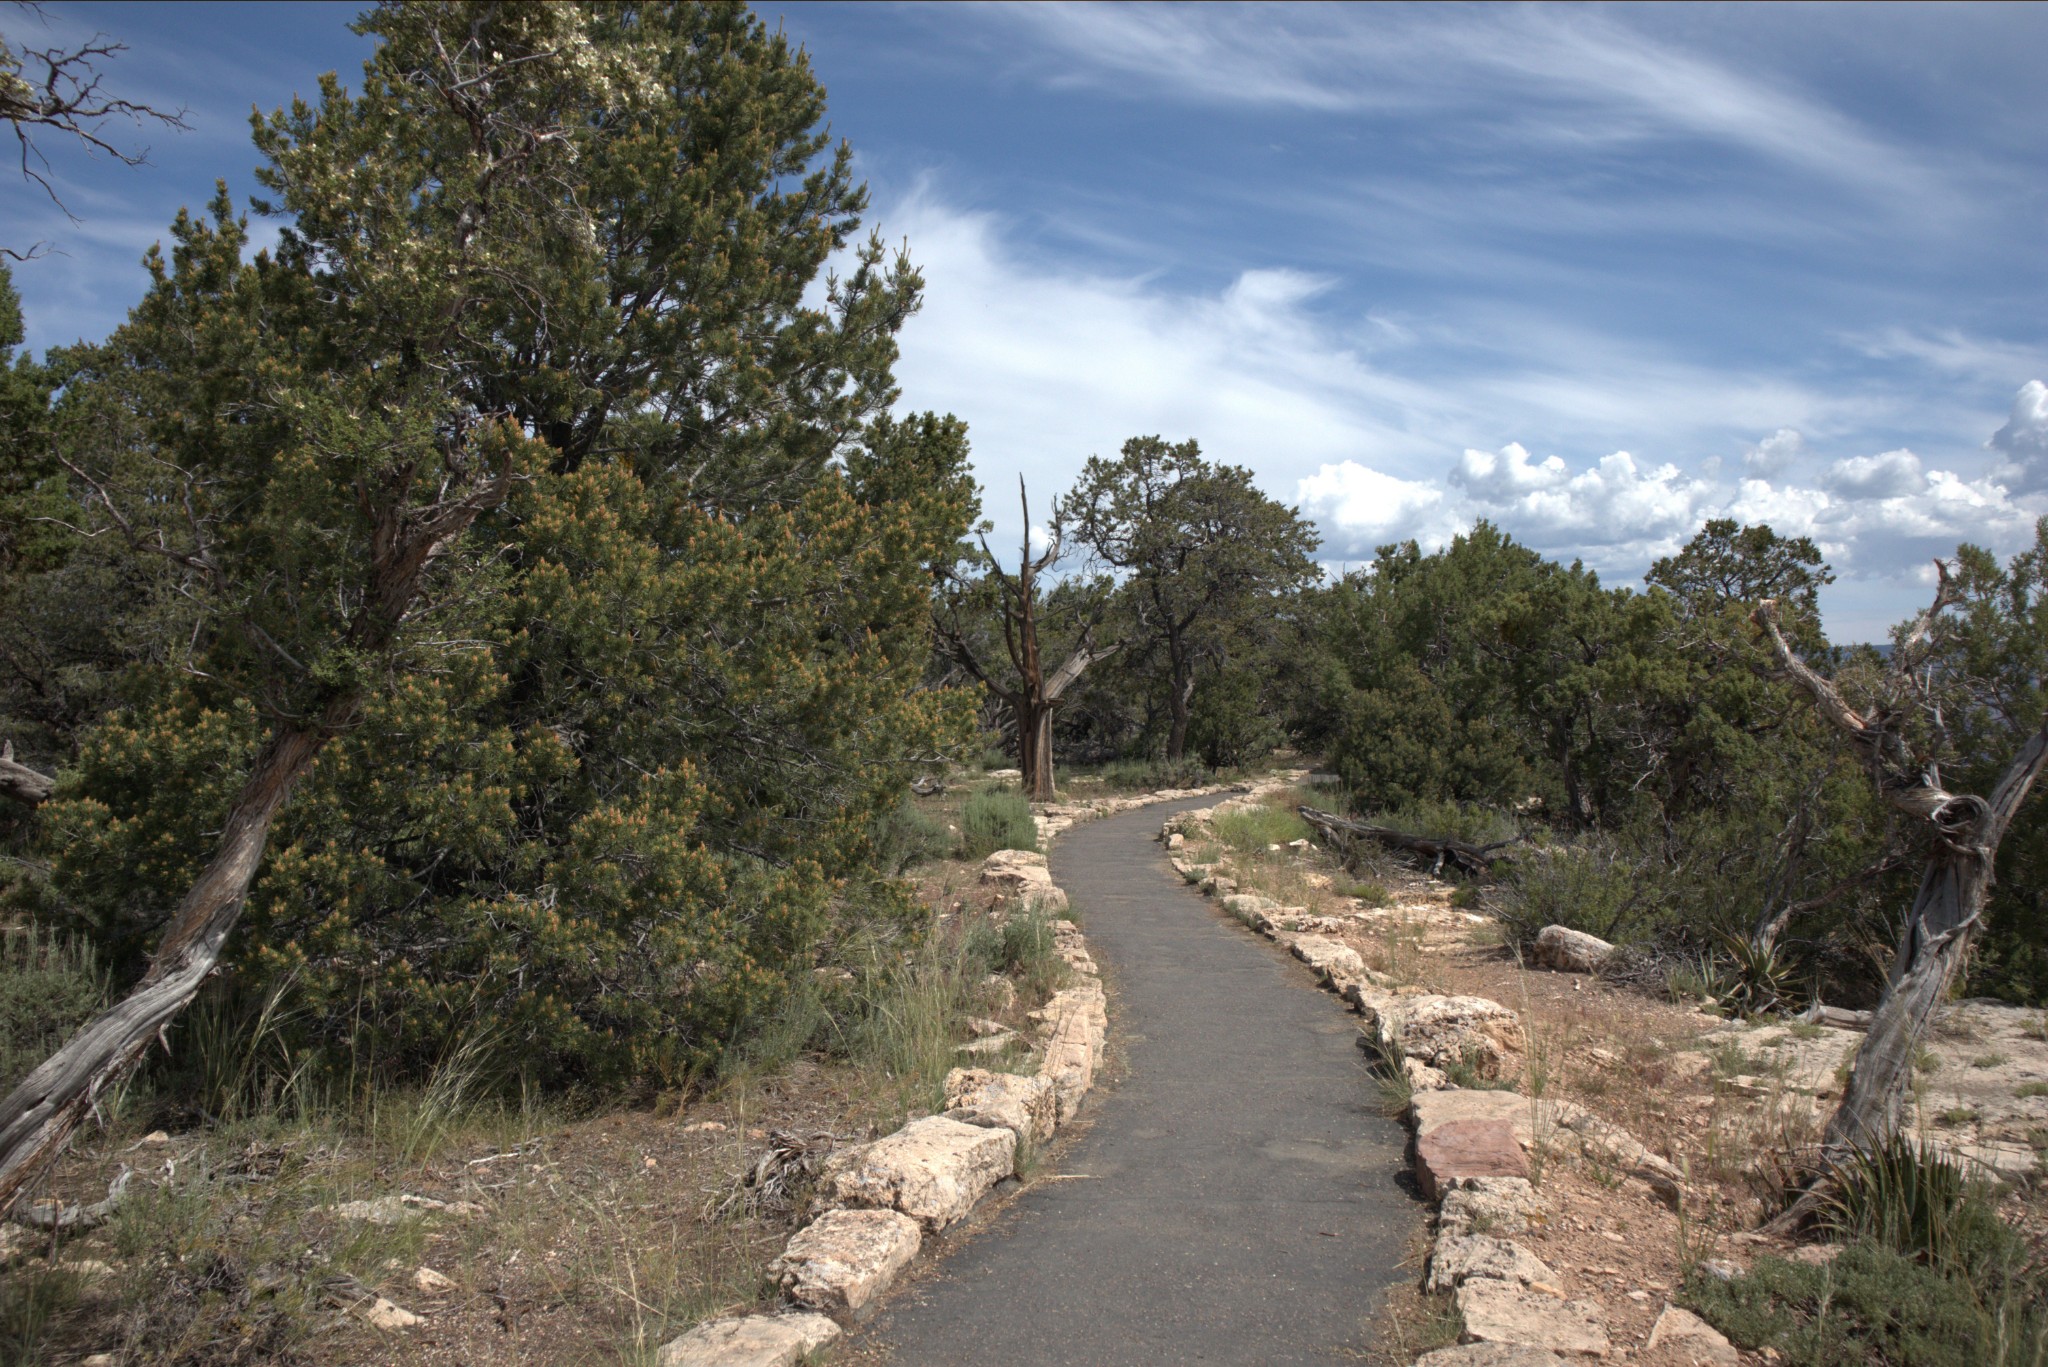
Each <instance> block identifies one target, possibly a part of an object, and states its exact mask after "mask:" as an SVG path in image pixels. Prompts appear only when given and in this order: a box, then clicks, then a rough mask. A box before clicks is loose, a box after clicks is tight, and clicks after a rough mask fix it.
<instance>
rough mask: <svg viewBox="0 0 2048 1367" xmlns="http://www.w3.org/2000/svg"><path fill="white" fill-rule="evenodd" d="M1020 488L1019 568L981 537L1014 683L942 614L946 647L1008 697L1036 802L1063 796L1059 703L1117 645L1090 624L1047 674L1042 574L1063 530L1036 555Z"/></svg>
mask: <svg viewBox="0 0 2048 1367" xmlns="http://www.w3.org/2000/svg"><path fill="white" fill-rule="evenodd" d="M1017 495H1018V499H1019V501H1020V503H1021V504H1022V506H1023V510H1024V544H1023V547H1022V548H1021V550H1020V551H1019V552H1018V557H1017V573H1016V575H1015V576H1014V577H1013V576H1011V575H1008V574H1006V573H1004V572H1003V567H1002V565H1001V564H1000V563H999V562H998V561H997V560H996V557H995V553H994V552H992V551H989V549H988V544H987V542H983V543H982V550H983V552H984V553H986V554H987V555H988V563H989V570H990V573H991V574H993V575H994V577H995V581H996V588H997V592H998V596H997V599H996V604H995V607H996V611H997V613H998V614H999V615H1000V616H1001V619H1002V624H1003V644H1004V646H1005V648H1006V649H1007V651H1008V653H1009V656H1010V667H1011V669H1012V670H1013V671H1014V673H1015V677H1016V680H1017V681H1016V683H1015V684H1011V683H1009V682H1008V681H1007V680H1003V681H999V680H998V679H997V677H996V676H995V675H994V674H991V673H990V672H989V670H988V669H987V668H986V667H985V666H984V665H983V664H982V661H981V659H980V657H979V656H978V655H976V653H975V651H974V647H973V646H972V644H971V643H970V642H969V641H968V638H967V633H966V631H965V630H964V629H963V628H962V627H961V626H960V624H959V622H958V621H957V620H955V621H952V622H945V621H941V622H940V623H939V635H940V638H941V640H942V642H943V643H944V645H945V648H946V651H947V653H948V654H950V655H951V656H952V657H953V659H954V660H955V661H956V662H957V663H958V664H959V665H960V666H961V667H962V668H964V669H965V670H966V671H967V672H968V673H969V674H971V675H973V676H974V677H975V678H976V679H977V680H979V681H980V682H981V685H982V686H983V687H984V688H986V689H988V691H989V692H990V693H991V694H993V695H995V696H996V697H998V698H1000V699H1002V701H1003V704H1004V706H1005V707H1007V708H1008V709H1009V711H1010V714H1011V715H1012V716H1013V717H1014V718H1015V719H1016V723H1017V739H1016V743H1017V769H1018V771H1019V772H1020V773H1021V774H1022V775H1023V784H1024V793H1025V795H1026V796H1027V797H1029V798H1030V799H1031V800H1032V801H1033V802H1051V801H1052V800H1053V799H1054V798H1055V797H1057V796H1058V792H1057V789H1056V787H1055V785H1054V782H1053V764H1052V718H1053V711H1054V707H1055V704H1057V703H1058V702H1059V699H1060V695H1061V694H1062V693H1065V692H1066V691H1067V689H1068V688H1070V687H1072V686H1073V684H1074V682H1075V681H1076V680H1078V679H1079V678H1080V677H1081V675H1082V674H1083V673H1085V672H1086V671H1087V669H1088V667H1089V666H1090V665H1093V664H1095V663H1097V662H1098V661H1101V660H1106V659H1108V658H1109V657H1110V656H1111V655H1114V654H1115V653H1116V652H1117V650H1118V649H1119V647H1118V646H1114V645H1113V646H1110V647H1108V648H1107V649H1100V650H1098V649H1097V648H1096V647H1095V644H1094V642H1093V641H1092V640H1091V639H1090V637H1091V635H1092V630H1093V626H1092V624H1090V626H1089V627H1087V628H1084V629H1083V630H1082V632H1081V640H1080V644H1078V645H1076V646H1075V647H1074V653H1073V654H1071V655H1069V656H1068V657H1067V659H1066V661H1065V662H1064V663H1063V664H1061V665H1060V667H1059V668H1058V669H1056V670H1054V671H1053V672H1052V674H1051V676H1050V677H1048V676H1047V675H1046V672H1045V662H1044V659H1043V657H1042V656H1041V655H1040V653H1039V644H1038V606H1039V604H1038V576H1039V575H1040V574H1042V573H1044V571H1045V570H1046V569H1047V568H1048V567H1050V566H1051V565H1052V564H1053V563H1054V562H1055V561H1057V560H1058V559H1059V555H1060V538H1059V533H1058V529H1057V528H1055V529H1054V532H1053V535H1052V536H1051V537H1050V538H1049V540H1048V542H1047V545H1046V548H1045V549H1044V550H1043V551H1042V552H1040V553H1039V554H1038V555H1037V556H1033V555H1032V554H1031V502H1030V499H1029V498H1028V497H1027V496H1026V495H1025V493H1024V481H1023V480H1022V479H1019V480H1018V481H1017Z"/></svg>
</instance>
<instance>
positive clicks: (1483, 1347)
mask: <svg viewBox="0 0 2048 1367" xmlns="http://www.w3.org/2000/svg"><path fill="white" fill-rule="evenodd" d="M1415 1367H1565V1362H1564V1359H1563V1358H1561V1357H1559V1356H1558V1355H1557V1354H1555V1353H1553V1352H1551V1351H1550V1350H1549V1349H1547V1348H1525V1347H1523V1346H1522V1345H1521V1344H1519V1343H1461V1344H1459V1345H1457V1346H1456V1347H1455V1348H1439V1349H1437V1350H1436V1351H1435V1352H1433V1353H1424V1354H1423V1355H1422V1356H1421V1357H1419V1358H1417V1359H1415Z"/></svg>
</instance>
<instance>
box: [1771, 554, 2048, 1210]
mask: <svg viewBox="0 0 2048 1367" xmlns="http://www.w3.org/2000/svg"><path fill="white" fill-rule="evenodd" d="M1936 568H1937V569H1938V570H1940V571H1941V584H1940V588H1939V589H1938V590H1937V591H1936V593H1935V598H1934V603H1933V605H1932V606H1930V607H1929V608H1928V609H1927V611H1926V612H1925V613H1923V614H1922V615H1921V617H1920V619H1919V620H1918V621H1917V622H1916V623H1915V624H1914V627H1913V630H1912V631H1911V632H1909V633H1908V635H1907V639H1906V642H1905V643H1904V645H1903V646H1902V647H1901V649H1900V650H1899V652H1898V654H1897V655H1896V657H1895V658H1894V662H1893V670H1894V675H1895V677H1896V678H1898V679H1899V680H1901V681H1902V682H1904V681H1908V680H1910V678H1911V672H1912V670H1913V668H1914V665H1915V663H1916V661H1917V655H1918V647H1919V646H1920V645H1921V644H1922V643H1923V642H1924V641H1925V639H1926V636H1927V633H1928V631H1929V630H1930V629H1931V628H1932V626H1933V625H1934V621H1935V619H1936V618H1937V617H1938V616H1939V615H1940V614H1941V613H1942V612H1943V611H1944V610H1945V609H1946V608H1948V607H1949V606H1951V605H1952V604H1953V603H1955V602H1956V601H1957V599H1956V596H1955V594H1954V591H1953V589H1952V588H1951V586H1950V583H1949V579H1948V574H1947V570H1946V567H1945V566H1942V565H1941V564H1940V563H1939V562H1937V564H1936ZM1752 617H1753V620H1754V621H1755V622H1756V624H1757V625H1758V626H1759V627H1760V628H1762V629H1763V631H1764V633H1765V634H1766V635H1767V636H1768V638H1769V641H1770V645H1771V649H1772V651H1773V653H1774V654H1775V655H1776V656H1777V660H1778V663H1779V665H1780V666H1781V667H1782V668H1783V669H1784V670H1785V671H1786V673H1787V674H1789V675H1790V676H1791V677H1792V679H1793V681H1794V682H1796V683H1797V684H1798V685H1799V686H1800V687H1801V688H1802V689H1804V690H1805V692H1806V693H1807V695H1808V696H1809V697H1810V698H1811V699H1812V700H1813V704H1814V706H1815V708H1816V709H1817V710H1818V711H1819V712H1820V714H1821V715H1822V716H1823V717H1825V718H1826V719H1827V720H1828V721H1829V723H1830V724H1832V725H1833V726H1834V727H1835V729H1836V730H1838V731H1840V732H1841V733H1842V734H1843V736H1844V737H1846V738H1847V740H1848V741H1849V743H1850V745H1851V746H1852V747H1853V748H1854V749H1855V751H1856V754H1857V756H1858V758H1859V759H1861V760H1862V762H1863V765H1864V767H1865V768H1866V769H1868V770H1869V771H1870V775H1871V778H1872V780H1873V781H1874V782H1875V783H1876V785H1877V789H1878V792H1879V794H1880V795H1881V796H1882V797H1883V798H1884V800H1885V801H1886V802H1887V803H1888V804H1890V806H1891V807H1893V808H1894V809H1895V810H1896V811H1898V812H1900V813H1901V814H1902V815H1904V816H1906V817H1907V818H1909V819H1911V820H1913V821H1916V822H1920V823H1922V824H1923V825H1924V826H1925V827H1926V829H1927V831H1928V834H1929V835H1930V837H1931V847H1930V850H1929V853H1928V856H1927V868H1926V871H1925V872H1924V873H1923V874H1922V876H1921V879H1920V889H1919V892H1918V893H1917V894H1916V895H1915V897H1914V898H1913V908H1912V911H1911V913H1910V914H1909V915H1908V916H1907V919H1906V929H1905V934H1904V936H1903V938H1902V939H1901V941H1900V944H1899V954H1898V959H1897V962H1896V963H1895V964H1894V965H1893V967H1892V972H1891V981H1890V984H1889V985H1888V986H1887V987H1886V989H1885V992H1884V996H1883V997H1882V998H1881V999H1880V1000H1879V1002H1878V1005H1877V1009H1876V1010H1875V1011H1873V1012H1872V1013H1871V1020H1870V1028H1869V1033H1868V1035H1867V1036H1866V1037H1865V1039H1864V1042H1863V1046H1862V1048H1861V1049H1859V1050H1858V1051H1857V1054H1856V1061H1855V1064H1854V1066H1853V1068H1852V1070H1851V1072H1850V1074H1849V1082H1848V1085H1847V1087H1845V1088H1844V1089H1843V1094H1842V1102H1841V1105H1840V1106H1839V1107H1837V1108H1836V1110H1835V1114H1834V1117H1833V1118H1832V1119H1831V1120H1829V1122H1828V1127H1827V1134H1826V1137H1825V1139H1824V1140H1823V1141H1822V1156H1823V1158H1824V1159H1826V1160H1828V1161H1829V1162H1839V1161H1841V1160H1842V1159H1844V1158H1846V1157H1847V1156H1848V1155H1849V1154H1851V1153H1853V1152H1855V1151H1858V1150H1862V1151H1868V1150H1869V1149H1870V1147H1871V1146H1872V1145H1874V1144H1877V1143H1880V1142H1882V1141H1883V1140H1884V1139H1886V1138H1887V1137H1889V1136H1890V1135H1891V1134H1892V1133H1893V1132H1895V1131H1896V1130H1897V1129H1898V1127H1899V1124H1900V1121H1901V1118H1902V1116H1903V1113H1904V1109H1905V1099H1906V1093H1907V1089H1908V1084H1909V1083H1910V1081H1911V1079H1912V1069H1913V1059H1914V1057H1915V1055H1916V1054H1917V1052H1918V1050H1919V1046H1920V1041H1921V1039H1922V1038H1923V1037H1924V1036H1925V1034H1926V1032H1927V1026H1928V1023H1929V1022H1930V1021H1931V1019H1932V1018H1933V1015H1934V1011H1935V1008H1936V1007H1937V1006H1939V1005H1940V1003H1941V1000H1942V998H1943V996H1944V995H1946V993H1947V991H1948V988H1949V986H1950V984H1951V983H1952V982H1953V981H1954V980H1955V976H1956V974H1957V972H1958V971H1960V969H1961V968H1962V966H1963V963H1964V960H1965V959H1966V957H1967V956H1968V953H1969V948H1970V942H1971V940H1972V938H1973V937H1974V936H1975V934H1976V931H1977V927H1978V924H1979V923H1980V921H1981V920H1982V918H1983V914H1984V902H1985V898H1986V896H1987V894H1988V893H1989V891H1990V887H1991V880H1992V871H1993V867H1994V865H1995V863H1996V861H1997V858H1998V844H1999V841H2000V840H2001V839H2003V838H2004V835H2005V832H2006V828H2007V827H2008V826H2010V825H2011V824H2012V818H2013V816H2014V814H2015V813H2016V812H2018V810H2019V806H2020V803H2021V802H2023V801H2024V800H2025V799H2026V796H2027V792H2028V790H2029V789H2030V788H2032V787H2033V784H2034V780H2035V779H2036V778H2037V777H2038V776H2039V774H2040V772H2041V768H2042V765H2043V763H2044V762H2048V720H2044V722H2043V726H2042V729H2041V730H2039V731H2037V732H2035V733H2034V735H2033V736H2032V737H2031V738H2030V739H2029V740H2028V741H2027V743H2026V744H2025V745H2024V746H2022V747H2021V749H2020V752H2019V754H2017V755H2016V756H2014V757H2013V760H2012V762H2011V763H2010V764H2008V765H2007V766H2006V769H2005V772H2004V774H2003V775H2001V776H2000V778H1999V780H1998V783H1997V785H1996V786H1995V787H1994V788H1993V790H1992V793H1991V796H1990V797H1989V798H1988V799H1987V798H1984V797H1980V796H1977V795H1975V794H1970V793H1951V792H1948V791H1946V790H1945V789H1944V788H1943V787H1942V786H1941V782H1940V777H1939V771H1938V770H1937V769H1936V767H1935V766H1934V765H1933V764H1932V763H1930V762H1928V761H1927V759H1926V758H1925V757H1924V756H1918V755H1915V754H1913V753H1912V752H1911V751H1910V749H1909V748H1908V746H1907V742H1906V739H1905V736H1904V733H1903V732H1904V728H1903V726H1902V725H1901V722H1902V720H1903V718H1901V717H1900V716H1899V715H1898V714H1897V713H1896V712H1895V711H1893V710H1891V709H1887V708H1877V709H1873V710H1872V711H1871V713H1870V714H1869V715H1865V714H1863V713H1861V712H1858V711H1857V710H1856V709H1855V708H1853V707H1851V706H1850V705H1849V703H1848V701H1847V700H1846V699H1844V698H1843V696H1842V694H1841V692H1840V691H1839V690H1838V689H1837V688H1836V687H1835V686H1834V684H1833V683H1831V682H1830V681H1829V680H1827V679H1824V678H1822V677H1821V676H1820V675H1819V674H1817V673H1815V672H1814V670H1813V669H1812V668H1811V667H1809V666H1808V665H1807V664H1806V663H1805V662H1804V661H1803V660H1801V659H1800V658H1799V657H1798V656H1797V655H1795V654H1794V653H1793V652H1792V648H1791V647H1790V646H1789V645H1788V644H1786V641H1785V638H1784V635H1783V634H1782V633H1781V632H1780V631H1779V629H1778V613H1777V605H1776V604H1775V603H1773V602H1770V601H1765V602H1763V603H1760V604H1758V605H1757V608H1756V611H1755V612H1754V613H1753V614H1752ZM1813 1195H1814V1194H1813V1193H1809V1196H1808V1198H1802V1200H1801V1201H1800V1202H1798V1203H1796V1204H1795V1205H1794V1207H1793V1208H1792V1209H1791V1210H1789V1211H1787V1212H1786V1214H1785V1215H1784V1216H1782V1217H1780V1220H1779V1221H1778V1222H1776V1223H1779V1224H1781V1225H1789V1224H1790V1223H1794V1222H1796V1221H1797V1220H1799V1219H1802V1218H1804V1216H1805V1214H1806V1213H1807V1212H1808V1211H1809V1210H1811V1209H1812V1206H1813V1204H1814V1202H1813V1200H1812V1199H1810V1198H1812V1196H1813Z"/></svg>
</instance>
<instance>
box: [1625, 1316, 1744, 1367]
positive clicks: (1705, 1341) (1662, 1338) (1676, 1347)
mask: <svg viewBox="0 0 2048 1367" xmlns="http://www.w3.org/2000/svg"><path fill="white" fill-rule="evenodd" d="M1644 1346H1645V1347H1648V1348H1651V1349H1656V1348H1663V1349H1665V1350H1666V1351H1667V1353H1669V1355H1670V1356H1672V1357H1673V1358H1675V1359H1676V1360H1678V1361H1680V1362H1689V1363H1692V1364H1694V1367H1742V1354H1740V1353H1738V1352H1736V1351H1735V1345H1734V1344H1732V1343H1730V1342H1729V1341H1728V1340H1727V1338H1726V1337H1725V1336H1724V1335H1723V1334H1722V1333H1721V1331H1720V1330H1718V1329H1716V1328H1715V1327H1714V1326H1713V1325H1711V1324H1708V1323H1707V1322H1706V1321H1705V1320H1703V1319H1701V1318H1700V1317H1699V1316H1698V1315H1695V1314H1693V1313H1692V1311H1690V1310H1681V1309H1679V1308H1678V1307H1677V1306H1675V1305H1667V1306H1665V1307H1664V1313H1663V1314H1661V1315H1659V1316H1657V1323H1656V1324H1654V1325H1653V1326H1651V1328H1650V1341H1649V1343H1647V1344H1646V1345H1644Z"/></svg>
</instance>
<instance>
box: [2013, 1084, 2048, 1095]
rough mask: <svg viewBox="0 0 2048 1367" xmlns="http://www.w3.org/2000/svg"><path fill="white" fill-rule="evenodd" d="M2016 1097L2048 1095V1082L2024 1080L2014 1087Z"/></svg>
mask: <svg viewBox="0 0 2048 1367" xmlns="http://www.w3.org/2000/svg"><path fill="white" fill-rule="evenodd" d="M2012 1094H2013V1095H2014V1096H2016V1097H2021V1098H2025V1097H2030V1096H2048V1082H2022V1083H2021V1084H2020V1085H2019V1086H2017V1087H2015V1088H2013V1089H2012Z"/></svg>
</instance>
